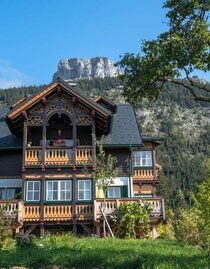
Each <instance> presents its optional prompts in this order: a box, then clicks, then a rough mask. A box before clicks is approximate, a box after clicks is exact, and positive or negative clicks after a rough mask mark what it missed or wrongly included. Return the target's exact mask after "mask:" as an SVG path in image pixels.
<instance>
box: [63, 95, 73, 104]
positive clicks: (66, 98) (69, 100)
mask: <svg viewBox="0 0 210 269" xmlns="http://www.w3.org/2000/svg"><path fill="white" fill-rule="evenodd" d="M61 101H63V102H67V101H68V102H72V98H71V97H70V96H69V95H67V94H65V93H62V94H61Z"/></svg>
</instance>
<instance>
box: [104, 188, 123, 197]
mask: <svg viewBox="0 0 210 269" xmlns="http://www.w3.org/2000/svg"><path fill="white" fill-rule="evenodd" d="M120 197H121V187H109V188H108V191H107V198H120Z"/></svg>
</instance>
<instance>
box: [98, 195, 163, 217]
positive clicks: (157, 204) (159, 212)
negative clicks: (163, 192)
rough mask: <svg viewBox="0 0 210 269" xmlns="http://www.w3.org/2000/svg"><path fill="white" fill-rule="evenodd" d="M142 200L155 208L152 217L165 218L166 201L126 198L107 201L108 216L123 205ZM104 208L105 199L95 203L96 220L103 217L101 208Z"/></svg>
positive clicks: (160, 199)
mask: <svg viewBox="0 0 210 269" xmlns="http://www.w3.org/2000/svg"><path fill="white" fill-rule="evenodd" d="M139 200H141V201H142V202H143V203H150V204H151V205H152V207H153V210H152V212H151V213H150V217H163V218H164V215H165V213H164V200H163V199H162V198H124V199H106V214H107V215H111V214H112V213H113V212H114V211H115V209H116V208H118V207H119V206H120V205H121V204H122V203H133V202H137V201H139ZM102 206H103V199H96V200H95V201H94V220H98V219H100V218H101V217H102V214H101V210H100V207H102Z"/></svg>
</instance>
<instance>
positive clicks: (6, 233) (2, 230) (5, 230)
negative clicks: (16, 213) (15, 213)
mask: <svg viewBox="0 0 210 269" xmlns="http://www.w3.org/2000/svg"><path fill="white" fill-rule="evenodd" d="M5 210H6V206H5V207H2V208H0V249H10V248H12V247H14V246H15V243H14V240H13V239H12V237H13V230H12V220H11V218H6V216H5Z"/></svg>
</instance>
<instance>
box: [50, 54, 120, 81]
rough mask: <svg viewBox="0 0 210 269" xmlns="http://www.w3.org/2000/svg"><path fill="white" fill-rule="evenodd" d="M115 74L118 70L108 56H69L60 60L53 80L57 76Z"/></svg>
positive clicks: (80, 77) (77, 77)
mask: <svg viewBox="0 0 210 269" xmlns="http://www.w3.org/2000/svg"><path fill="white" fill-rule="evenodd" d="M117 74H118V70H117V68H116V67H115V66H114V63H113V61H112V60H111V59H109V58H106V57H95V58H91V59H81V58H71V59H67V60H64V59H62V60H60V62H59V64H58V70H57V71H56V72H55V74H54V75H53V80H54V79H56V78H58V77H59V78H61V79H63V80H70V79H83V78H105V77H116V76H117Z"/></svg>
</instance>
